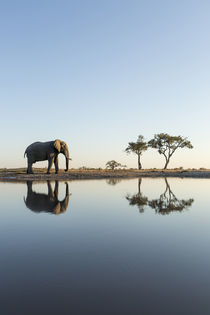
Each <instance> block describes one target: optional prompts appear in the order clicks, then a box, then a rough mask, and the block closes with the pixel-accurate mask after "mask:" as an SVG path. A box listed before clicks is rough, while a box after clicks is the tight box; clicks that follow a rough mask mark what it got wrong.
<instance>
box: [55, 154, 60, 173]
mask: <svg viewBox="0 0 210 315" xmlns="http://www.w3.org/2000/svg"><path fill="white" fill-rule="evenodd" d="M54 164H55V173H56V174H57V173H58V171H59V167H58V156H56V157H55V160H54Z"/></svg>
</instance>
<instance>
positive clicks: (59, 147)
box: [54, 139, 61, 152]
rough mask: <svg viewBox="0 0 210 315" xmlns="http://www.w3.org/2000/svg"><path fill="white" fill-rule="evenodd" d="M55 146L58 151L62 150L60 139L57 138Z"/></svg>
mask: <svg viewBox="0 0 210 315" xmlns="http://www.w3.org/2000/svg"><path fill="white" fill-rule="evenodd" d="M54 147H55V148H56V150H58V152H61V143H60V140H58V139H57V140H55V142H54Z"/></svg>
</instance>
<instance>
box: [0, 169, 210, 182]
mask: <svg viewBox="0 0 210 315" xmlns="http://www.w3.org/2000/svg"><path fill="white" fill-rule="evenodd" d="M139 177H150V178H156V177H178V178H210V170H206V169H204V170H196V169H187V170H184V169H183V170H180V169H168V170H160V169H143V170H135V169H131V170H114V171H111V170H103V169H85V170H79V169H71V170H69V171H68V172H64V170H60V172H59V173H58V174H55V173H54V170H52V173H51V174H46V169H34V174H26V169H25V168H17V169H0V181H7V182H8V181H9V182H13V181H46V180H52V181H55V180H61V181H68V180H75V179H77V180H78V179H109V178H119V179H126V178H128V179H129V178H139Z"/></svg>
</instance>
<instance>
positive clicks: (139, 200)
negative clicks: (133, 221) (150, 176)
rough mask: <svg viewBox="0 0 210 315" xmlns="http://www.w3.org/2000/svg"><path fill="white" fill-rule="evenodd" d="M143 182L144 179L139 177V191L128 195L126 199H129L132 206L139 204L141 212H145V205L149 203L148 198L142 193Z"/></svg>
mask: <svg viewBox="0 0 210 315" xmlns="http://www.w3.org/2000/svg"><path fill="white" fill-rule="evenodd" d="M141 182H142V179H141V178H139V180H138V193H137V194H135V195H133V196H130V195H127V196H126V199H127V200H128V201H129V205H130V206H137V207H138V208H139V212H140V213H143V212H144V206H146V205H147V204H148V198H147V197H145V196H143V195H142V193H141Z"/></svg>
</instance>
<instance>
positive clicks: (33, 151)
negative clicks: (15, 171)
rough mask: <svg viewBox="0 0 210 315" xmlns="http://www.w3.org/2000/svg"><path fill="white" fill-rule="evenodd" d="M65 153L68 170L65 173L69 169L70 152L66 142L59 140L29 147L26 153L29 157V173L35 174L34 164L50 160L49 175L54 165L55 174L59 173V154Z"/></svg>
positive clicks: (33, 144) (36, 143)
mask: <svg viewBox="0 0 210 315" xmlns="http://www.w3.org/2000/svg"><path fill="white" fill-rule="evenodd" d="M59 153H63V155H64V156H65V158H66V169H65V171H68V169H69V160H71V159H70V158H69V150H68V146H67V144H66V143H65V142H64V141H61V140H59V139H56V140H54V141H48V142H34V143H32V144H31V145H29V146H28V147H27V148H26V150H25V153H24V157H25V155H27V159H28V168H27V173H28V174H33V170H32V164H33V163H36V162H39V161H45V160H48V169H47V174H49V173H50V169H51V167H52V164H53V163H54V164H55V172H56V174H57V173H58V170H59V168H58V154H59Z"/></svg>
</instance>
